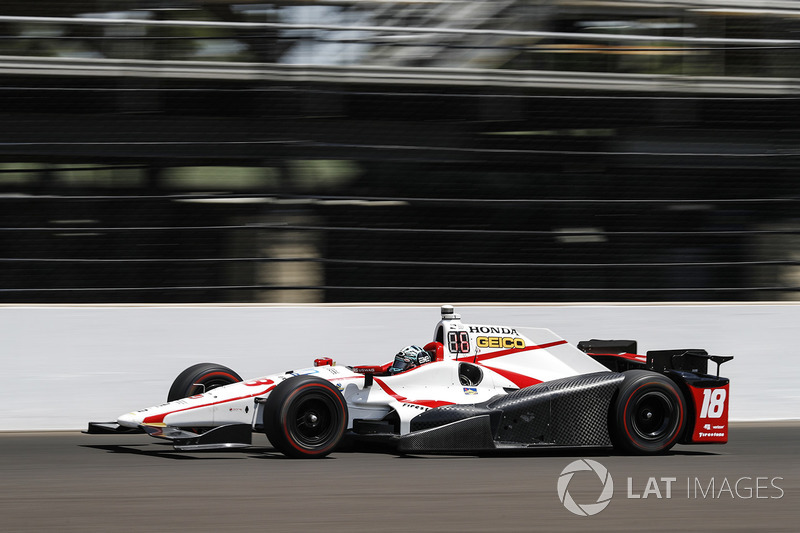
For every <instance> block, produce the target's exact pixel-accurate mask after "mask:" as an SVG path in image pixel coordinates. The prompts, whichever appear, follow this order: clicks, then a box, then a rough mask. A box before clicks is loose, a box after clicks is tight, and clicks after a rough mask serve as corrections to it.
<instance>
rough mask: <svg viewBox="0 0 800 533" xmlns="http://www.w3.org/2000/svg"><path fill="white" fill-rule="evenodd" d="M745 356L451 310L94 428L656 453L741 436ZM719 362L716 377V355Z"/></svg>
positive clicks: (318, 450)
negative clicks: (365, 351) (404, 340)
mask: <svg viewBox="0 0 800 533" xmlns="http://www.w3.org/2000/svg"><path fill="white" fill-rule="evenodd" d="M731 359H733V357H731V356H719V355H709V354H708V353H707V352H706V351H705V350H699V349H683V350H660V351H650V352H647V354H646V355H637V354H636V342H635V341H629V340H622V341H618V340H611V341H607V340H590V341H582V342H580V343H578V345H577V347H576V346H574V345H572V344H570V343H568V342H567V341H566V340H564V339H562V338H560V337H558V336H557V335H556V334H554V333H553V332H552V331H550V330H548V329H542V328H521V327H512V326H504V325H500V326H498V325H474V324H465V323H463V322H462V321H461V317H460V316H459V315H458V314H456V313H455V310H454V308H453V306H450V305H445V306H442V307H441V320H440V321H439V322H438V323H437V325H436V327H435V329H434V334H433V340H432V341H431V342H430V343H428V344H427V345H425V346H424V347H418V346H413V345H412V346H409V347H408V348H406V349H404V350H403V351H401V352H400V353H398V354H397V356H396V357H395V359H394V361H390V362H387V363H384V364H380V365H374V366H363V365H362V366H339V365H336V364H335V363H334V362H333V360H332V359H331V358H320V359H317V360H316V361H315V362H314V366H313V367H310V368H306V369H302V370H290V371H287V372H282V373H277V374H271V375H267V376H264V377H259V378H255V379H250V380H243V379H242V378H241V377H240V376H239V375H238V374H237V373H236V372H234V371H233V370H231V369H230V368H227V367H225V366H222V365H218V364H213V363H200V364H197V365H194V366H191V367H189V368H187V369H186V370H184V371H183V372H182V373H181V374H180V375H178V376H177V378H176V379H175V381H174V382H173V384H172V387H171V388H170V390H169V393H168V395H167V402H166V403H163V404H161V405H156V406H154V407H148V408H146V409H140V410H138V411H135V412H131V413H127V414H123V415H121V416H120V417H119V418H118V419H117V420H116V422H104V423H98V422H90V423H89V428H88V430H87V431H86V433H92V434H97V433H140V432H144V433H148V434H149V435H151V436H153V437H159V438H163V439H168V440H170V441H172V443H173V446H174V448H175V449H177V450H185V451H196V450H213V449H222V448H237V447H246V446H250V445H251V444H252V434H253V432H263V433H265V434H266V436H267V438H268V439H269V442H270V443H271V444H272V446H274V447H275V448H276V449H277V450H279V451H280V452H282V453H283V454H285V455H287V456H289V457H295V458H316V457H324V456H326V455H328V454H330V453H331V452H333V451H334V450H336V449H337V448H338V447H340V446H342V445H343V443H345V442H348V443H349V442H363V443H380V444H381V445H382V446H386V445H390V446H393V447H394V449H395V450H396V451H397V452H398V453H401V454H416V453H470V454H472V453H478V454H480V453H483V452H492V451H496V450H509V449H516V450H519V449H538V448H545V447H611V446H613V447H614V448H615V449H617V450H618V451H620V452H623V453H631V454H640V455H649V454H660V453H665V452H667V451H668V450H669V449H670V448H672V446H673V445H675V444H677V443H683V444H707V443H718V444H721V443H725V442H727V440H728V400H729V397H728V392H729V380H728V379H726V378H724V377H720V376H719V368H720V366H721V365H722V363H725V362H727V361H729V360H731ZM709 361H712V362H714V363H716V365H717V367H716V375H714V374H709V373H708V362H709Z"/></svg>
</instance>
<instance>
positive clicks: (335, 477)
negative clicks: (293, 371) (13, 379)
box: [0, 423, 800, 533]
mask: <svg viewBox="0 0 800 533" xmlns="http://www.w3.org/2000/svg"><path fill="white" fill-rule="evenodd" d="M255 444H256V445H255V447H254V448H250V449H248V450H245V451H231V452H205V453H178V452H174V451H172V448H171V447H169V446H168V445H165V444H163V443H161V442H160V441H156V440H154V439H152V438H150V437H147V436H144V435H133V436H105V435H103V436H98V435H82V434H80V433H77V432H57V433H0V451H1V452H2V453H0V476H2V477H1V478H0V531H3V532H27V531H36V532H39V531H58V532H62V531H69V532H71V531H76V532H77V531H80V532H94V531H102V532H125V531H154V532H172V531H180V532H184V533H190V532H197V531H223V532H228V531H267V532H269V531H293V532H294V531H297V532H305V531H320V532H328V531H359V530H360V531H381V532H386V531H404V532H408V531H415V532H416V531H419V532H434V531H454V532H455V531H457V532H469V531H498V532H501V531H550V532H558V531H636V532H641V531H648V532H650V531H704V532H705V531H725V532H731V531H742V532H745V531H746V532H752V531H785V532H797V531H800V498H799V497H798V495H800V453H799V452H800V423H783V424H777V423H776V424H747V425H741V424H740V425H735V426H734V427H733V428H732V430H731V438H730V442H729V444H727V445H725V446H691V447H690V446H678V447H676V448H675V449H674V451H673V453H671V454H669V455H666V456H660V457H629V456H621V455H615V454H613V453H611V452H609V451H608V450H577V451H576V450H572V451H568V452H567V451H547V452H546V451H542V450H539V451H537V452H531V453H526V454H510V455H500V456H490V457H471V456H470V457H467V456H464V457H459V456H410V457H402V456H398V455H395V454H391V453H355V452H340V453H335V454H333V455H332V456H330V457H329V458H326V459H320V460H292V459H285V458H283V457H282V456H281V455H279V454H277V453H275V452H274V451H272V450H271V449H270V448H269V447H268V445H267V441H266V439H265V438H263V437H260V438H259V439H257V440H256V443H255ZM582 458H587V459H591V460H593V461H597V462H599V463H601V464H602V465H604V466H605V467H606V468H607V469H608V472H609V473H610V474H611V476H612V479H613V482H614V491H613V498H612V499H611V500H610V503H609V505H608V507H606V508H605V509H604V510H602V511H601V512H600V513H598V514H596V515H594V516H577V515H574V514H572V513H570V512H569V511H567V509H566V508H565V507H564V505H562V503H561V501H560V500H559V496H558V493H557V490H556V485H557V481H558V478H559V475H560V474H561V472H562V470H563V469H564V468H565V467H566V466H567V465H568V464H570V463H571V462H572V461H574V460H577V459H582ZM662 477H664V478H675V481H673V482H668V481H662V480H661V478H662ZM628 478H630V489H629V487H628V484H629V482H628ZM650 478H655V479H654V480H653V481H649V480H650ZM747 478H750V479H747ZM757 478H760V479H757ZM778 478H780V479H778ZM712 481H713V483H714V488H713V489H709V485H710V483H711V482H712ZM726 481H727V485H726ZM737 481H738V482H739V485H738V494H737V491H736V490H735V486H736V482H737ZM648 483H650V488H649V489H650V490H649V492H648V494H647V498H644V497H643V496H644V495H645V492H646V489H647V488H648ZM667 484H669V485H670V488H671V491H670V497H669V498H667V494H666V486H667ZM757 485H759V486H760V487H762V488H760V489H756V486H757ZM566 486H567V488H568V492H569V494H570V495H571V497H572V498H573V500H574V501H575V502H576V503H579V504H591V503H595V502H596V500H597V498H598V496H599V495H600V493H601V491H602V484H601V481H600V479H599V478H598V477H597V476H596V475H595V474H594V473H593V472H591V471H584V472H578V473H576V474H575V475H574V477H573V478H572V480H571V481H570V482H569V484H568V485H566ZM655 487H657V489H656V488H655ZM698 487H699V489H698ZM726 487H727V488H726ZM748 488H749V489H752V490H751V491H749V490H748ZM704 492H705V495H703V493H704ZM658 493H660V495H661V498H658V497H657V496H658ZM756 493H758V497H756ZM629 495H631V496H640V497H639V498H634V497H629ZM748 495H749V496H750V497H747V496H748Z"/></svg>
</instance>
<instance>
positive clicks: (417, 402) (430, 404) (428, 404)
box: [375, 378, 455, 408]
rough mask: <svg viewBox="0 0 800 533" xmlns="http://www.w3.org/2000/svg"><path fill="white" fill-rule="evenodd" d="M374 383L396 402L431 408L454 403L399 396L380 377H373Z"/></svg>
mask: <svg viewBox="0 0 800 533" xmlns="http://www.w3.org/2000/svg"><path fill="white" fill-rule="evenodd" d="M375 383H377V384H378V385H380V387H381V388H382V389H383V392H385V393H386V394H388V395H389V396H391V397H392V398H394V399H395V400H397V401H398V402H405V403H413V404H414V405H421V406H423V407H431V408H434V407H441V406H443V405H455V403H454V402H443V401H439V400H409V399H408V398H406V397H405V396H400V395H399V394H397V393H396V392H395V391H393V390H392V388H391V387H390V386H389V385H387V384H386V383H384V381H383V380H382V379H378V378H375Z"/></svg>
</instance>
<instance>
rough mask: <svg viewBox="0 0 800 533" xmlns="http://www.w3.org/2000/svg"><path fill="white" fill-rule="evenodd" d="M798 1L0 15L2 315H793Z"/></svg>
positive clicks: (797, 286) (545, 0) (232, 7)
mask: <svg viewBox="0 0 800 533" xmlns="http://www.w3.org/2000/svg"><path fill="white" fill-rule="evenodd" d="M796 4H797V3H796V2H794V1H760V2H754V1H752V0H751V1H749V2H745V1H742V0H706V1H697V0H695V1H691V0H686V1H646V0H639V1H632V0H631V1H626V0H616V1H590V0H583V1H581V0H527V1H525V0H493V1H464V0H416V1H387V0H349V1H338V0H320V1H303V2H295V1H283V2H253V1H247V0H240V1H236V2H230V1H222V0H214V1H197V2H188V1H174V2H167V1H138V2H135V1H110V0H108V1H102V0H97V1H93V2H80V1H74V2H73V1H58V2H56V1H37V2H22V1H10V2H5V3H4V9H3V13H2V15H0V80H1V81H2V83H0V107H1V109H0V116H2V123H3V124H4V125H5V127H4V128H2V130H0V302H22V303H58V302H95V303H122V302H175V303H177V302H349V301H364V302H371V301H375V302H380V301H413V302H442V301H449V302H456V301H494V302H499V301H507V302H512V301H547V302H565V301H679V300H680V301H685V300H693V301H730V300H782V299H786V300H789V299H792V300H793V299H797V297H798V294H800V279H798V278H800V268H798V267H800V219H799V218H798V207H800V180H798V178H797V175H798V170H800V160H799V159H798V157H799V156H800V143H799V142H798V141H800V129H798V118H800V117H799V116H798V115H800V113H798V103H800V100H799V98H800V33H799V32H800V7H797V5H796Z"/></svg>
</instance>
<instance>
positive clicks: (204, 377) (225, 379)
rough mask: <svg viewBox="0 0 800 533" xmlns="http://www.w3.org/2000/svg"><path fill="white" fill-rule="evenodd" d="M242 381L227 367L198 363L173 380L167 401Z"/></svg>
mask: <svg viewBox="0 0 800 533" xmlns="http://www.w3.org/2000/svg"><path fill="white" fill-rule="evenodd" d="M240 381H242V378H241V376H240V375H239V374H237V373H236V372H234V371H233V370H231V369H230V368H228V367H227V366H223V365H219V364H217V363H198V364H196V365H193V366H190V367H189V368H187V369H186V370H184V371H183V372H181V373H180V374H178V377H176V378H175V381H173V382H172V387H170V388H169V392H168V393H167V401H168V402H172V401H175V400H180V399H181V398H188V397H189V396H194V395H196V394H203V393H204V392H208V391H210V390H211V389H216V388H217V387H222V386H224V385H230V384H231V383H238V382H240Z"/></svg>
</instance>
